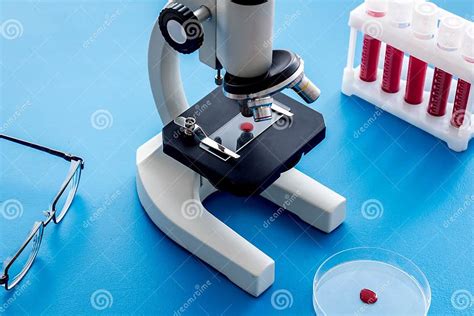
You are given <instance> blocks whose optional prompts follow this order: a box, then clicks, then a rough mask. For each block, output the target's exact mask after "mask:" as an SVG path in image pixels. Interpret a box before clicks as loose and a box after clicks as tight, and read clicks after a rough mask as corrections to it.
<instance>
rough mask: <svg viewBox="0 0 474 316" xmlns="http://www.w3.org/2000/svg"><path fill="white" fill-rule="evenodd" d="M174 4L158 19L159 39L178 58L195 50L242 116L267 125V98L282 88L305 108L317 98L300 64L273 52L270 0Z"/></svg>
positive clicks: (294, 57) (292, 57) (269, 110)
mask: <svg viewBox="0 0 474 316" xmlns="http://www.w3.org/2000/svg"><path fill="white" fill-rule="evenodd" d="M180 2H182V3H176V2H171V3H170V4H169V5H168V7H167V8H166V9H165V10H163V11H162V12H161V14H160V29H161V32H162V34H163V36H164V38H165V40H166V41H167V42H168V43H169V44H170V46H171V47H173V48H174V49H175V50H176V51H178V52H181V53H184V54H189V53H192V52H194V51H196V50H198V49H200V59H201V61H202V62H204V63H206V64H208V65H209V66H211V67H213V68H215V69H217V70H218V77H216V83H221V82H222V81H223V92H224V95H225V96H226V97H227V98H229V99H232V100H235V101H237V103H238V104H239V105H240V108H241V113H242V114H243V115H244V116H247V117H250V116H253V118H254V120H255V122H259V121H265V120H270V119H271V118H272V104H273V95H275V94H276V93H278V92H281V91H282V90H284V89H286V88H290V89H293V90H294V91H295V92H296V93H297V94H298V95H299V96H300V97H301V98H302V99H303V100H304V101H305V102H307V103H312V102H314V101H316V100H317V99H318V97H319V95H320V91H319V89H318V88H317V87H316V86H315V85H314V84H313V83H312V82H311V81H310V80H309V79H308V78H307V77H306V75H305V73H304V62H303V60H302V59H301V58H300V57H299V56H298V55H296V54H294V53H292V52H289V51H284V50H275V51H274V50H273V24H274V11H275V0H218V1H216V0H181V1H180ZM204 33H205V34H204ZM201 46H202V47H201ZM222 69H224V70H225V76H224V78H223V80H222V79H221V77H220V71H221V70H222Z"/></svg>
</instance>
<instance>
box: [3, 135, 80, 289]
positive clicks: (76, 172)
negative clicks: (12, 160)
mask: <svg viewBox="0 0 474 316" xmlns="http://www.w3.org/2000/svg"><path fill="white" fill-rule="evenodd" d="M0 139H5V140H7V141H11V142H14V143H17V144H20V145H23V146H27V147H29V148H33V149H36V150H39V151H42V152H45V153H48V154H51V155H54V156H56V157H59V158H63V159H65V160H67V161H69V162H70V163H71V165H70V167H69V172H68V175H67V177H66V180H64V182H63V184H62V185H61V189H60V190H59V192H58V193H57V194H56V196H55V197H54V199H53V201H52V203H51V207H50V209H49V210H48V211H45V212H44V214H45V216H46V220H43V221H38V222H35V224H34V225H33V229H32V230H31V232H30V234H29V235H28V238H26V240H25V242H24V243H23V245H22V246H21V247H20V249H19V250H18V251H17V252H16V254H15V255H14V256H13V257H12V258H11V259H9V260H7V261H6V264H5V266H4V270H3V274H2V275H0V285H1V286H3V287H4V288H5V289H6V290H11V289H12V288H14V287H15V286H16V285H17V284H18V283H19V282H20V281H21V280H22V279H23V278H24V277H25V275H26V274H27V273H28V271H29V270H30V268H31V266H32V265H33V262H34V260H35V258H36V255H37V254H38V250H39V248H40V245H41V240H42V239H43V231H44V228H45V227H46V226H48V224H49V223H50V222H54V223H55V224H58V223H60V222H61V220H62V219H63V218H64V216H65V215H66V214H67V212H68V210H69V208H70V206H71V204H72V202H73V200H74V197H75V196H76V192H77V187H78V185H79V180H80V178H81V171H82V169H84V161H83V159H82V158H79V157H76V156H72V155H70V154H67V153H63V152H60V151H57V150H54V149H50V148H47V147H43V146H40V145H37V144H33V143H29V142H26V141H24V140H21V139H17V138H13V137H10V136H7V135H3V134H0Z"/></svg>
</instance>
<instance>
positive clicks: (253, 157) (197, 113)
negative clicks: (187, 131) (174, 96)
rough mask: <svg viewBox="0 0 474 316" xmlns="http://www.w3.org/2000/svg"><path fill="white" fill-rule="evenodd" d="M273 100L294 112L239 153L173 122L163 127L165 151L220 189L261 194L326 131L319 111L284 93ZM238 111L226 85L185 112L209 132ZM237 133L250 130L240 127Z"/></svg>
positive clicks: (238, 192)
mask: <svg viewBox="0 0 474 316" xmlns="http://www.w3.org/2000/svg"><path fill="white" fill-rule="evenodd" d="M274 100H275V101H276V102H278V103H280V104H283V105H284V106H286V107H288V108H290V109H291V112H292V113H293V114H294V115H293V117H292V118H291V119H290V118H288V117H286V116H284V117H282V118H280V119H279V120H278V121H277V122H276V123H274V125H273V126H271V127H269V128H267V129H265V130H264V131H263V132H262V133H261V134H260V135H258V136H256V137H255V139H253V140H252V141H251V142H250V143H248V144H247V145H245V146H244V147H242V148H240V150H239V151H238V154H239V155H240V158H238V159H233V158H229V159H228V160H223V159H221V158H219V157H218V156H217V155H214V154H211V153H210V152H208V151H206V150H204V149H203V148H202V147H201V146H200V143H199V141H197V142H193V141H190V140H189V137H186V136H185V135H184V133H183V129H182V128H181V127H180V126H178V125H177V124H175V123H174V122H171V123H169V124H168V125H166V126H165V127H164V128H163V151H164V152H165V154H167V155H169V156H171V157H172V158H174V159H176V160H178V161H179V162H181V163H182V164H183V165H185V166H187V167H189V168H191V169H192V170H194V171H195V172H197V173H199V174H200V175H202V176H203V177H205V178H207V179H208V180H209V181H210V182H211V183H212V184H213V185H214V186H215V187H216V188H217V189H218V190H220V191H227V192H230V193H233V194H236V195H245V196H248V195H252V194H259V193H261V192H262V191H264V190H265V189H266V188H267V187H268V186H269V185H271V184H272V183H273V182H275V180H277V179H278V178H279V177H280V175H281V173H283V172H285V171H288V170H289V169H291V168H293V167H294V166H295V165H296V164H297V163H298V161H299V160H300V159H301V157H302V155H304V154H306V153H308V152H309V151H311V150H312V149H313V148H314V147H316V146H317V145H318V144H319V143H320V142H321V141H322V140H323V139H324V137H325V135H326V126H325V124H324V118H323V116H322V115H321V114H320V113H318V112H316V111H314V110H313V109H311V108H309V107H308V106H305V105H303V104H301V103H299V102H297V101H295V100H293V99H292V98H290V97H288V96H286V95H284V94H282V93H279V94H276V95H274ZM238 115H239V116H240V108H239V104H238V103H237V102H236V101H233V100H230V99H229V98H227V97H225V96H224V94H223V93H222V88H217V89H215V90H214V91H213V92H211V93H210V94H209V95H207V96H206V97H205V98H203V99H202V100H201V101H199V102H198V103H196V104H195V105H193V106H192V107H190V108H189V109H188V110H186V111H185V112H184V113H182V114H181V116H182V117H194V118H195V119H196V122H197V124H198V125H199V126H200V127H201V128H202V129H203V130H204V131H205V132H206V133H207V135H208V136H211V135H212V134H213V133H214V132H216V131H218V130H220V129H222V127H223V126H225V125H226V124H227V123H228V122H229V121H231V120H233V119H234V118H235V117H236V116H238ZM252 121H253V119H252ZM246 124H247V125H249V124H248V123H246ZM253 124H255V125H256V124H263V123H262V122H261V123H253ZM267 124H268V123H267ZM250 125H251V124H250ZM236 129H238V127H237V128H236ZM236 133H237V134H238V133H242V135H248V133H246V132H242V131H240V130H237V131H236ZM237 146H238V145H237ZM232 150H234V149H232Z"/></svg>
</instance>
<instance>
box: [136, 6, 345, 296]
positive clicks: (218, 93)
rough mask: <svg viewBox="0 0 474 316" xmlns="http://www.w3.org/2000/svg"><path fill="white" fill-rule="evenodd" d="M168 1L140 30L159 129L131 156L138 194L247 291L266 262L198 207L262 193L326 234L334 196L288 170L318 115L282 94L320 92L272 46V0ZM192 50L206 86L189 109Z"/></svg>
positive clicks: (268, 273)
mask: <svg viewBox="0 0 474 316" xmlns="http://www.w3.org/2000/svg"><path fill="white" fill-rule="evenodd" d="M178 1H179V2H174V1H170V2H168V3H167V4H166V6H165V7H164V9H163V10H162V11H161V13H160V16H159V18H158V20H157V21H156V23H155V26H154V28H153V31H152V34H151V39H150V45H149V52H148V70H149V77H150V83H151V89H152V92H153V97H154V100H155V103H156V107H157V110H158V112H159V115H160V118H161V120H162V122H163V124H164V127H163V130H162V132H161V133H160V134H158V135H157V136H155V137H154V138H152V139H151V140H149V141H148V142H146V143H145V144H143V145H142V146H141V147H140V148H139V149H138V151H137V159H136V163H137V191H138V195H139V198H140V201H141V204H142V206H143V208H144V209H145V211H146V212H147V214H148V215H149V217H150V218H151V220H152V221H153V222H154V223H155V224H156V225H157V226H158V227H159V228H160V229H161V230H162V231H163V232H164V233H165V234H166V235H167V236H168V237H170V238H171V239H172V240H173V241H175V242H176V243H178V244H179V245H181V246H182V247H183V248H185V249H187V250H188V251H189V252H191V253H192V254H194V255H195V256H197V257H199V258H200V259H201V260H203V261H204V262H206V263H207V264H209V265H210V266H212V267H213V268H215V269H216V270H218V271H219V272H221V273H222V274H224V275H225V276H226V277H227V278H229V279H230V280H231V281H232V282H233V283H235V284H236V285H237V286H239V287H240V288H242V289H243V290H245V291H246V292H248V293H249V294H251V295H253V296H256V297H258V296H259V295H260V294H261V293H263V292H264V291H265V290H266V289H267V288H269V287H270V286H271V284H273V282H274V278H275V262H274V260H273V259H272V258H270V257H269V256H267V255H266V254H265V253H264V252H262V251H261V250H260V249H258V248H256V247H255V246H254V245H252V244H251V243H250V242H248V241H247V240H245V239H244V238H243V237H241V236H240V235H239V234H237V233H236V232H235V231H234V230H232V229H231V228H229V227H228V226H227V225H226V224H225V223H223V222H221V221H220V220H219V219H217V218H216V217H215V216H213V215H212V214H211V213H210V212H209V211H208V210H206V209H205V207H204V206H203V204H202V202H203V201H204V200H205V199H206V198H207V197H209V196H210V195H211V194H213V193H215V192H218V191H225V192H230V193H232V194H236V195H240V196H252V195H261V196H263V197H265V198H266V199H268V200H270V201H272V202H274V203H275V204H277V205H279V206H280V207H282V208H284V209H286V210H287V211H289V212H292V213H294V214H295V215H297V216H298V217H299V218H301V219H302V220H303V221H305V222H306V223H308V224H310V225H312V226H314V227H316V228H317V229H320V230H322V231H324V232H326V233H330V232H331V231H333V230H334V229H335V228H336V227H338V226H339V225H340V224H341V223H342V222H343V221H344V219H345V208H346V200H345V198H344V197H342V196H341V195H339V194H337V193H336V192H334V191H332V190H331V189H329V188H327V187H325V186H324V185H322V184H320V183H318V182H317V181H315V180H314V179H312V178H310V177H308V176H307V175H305V174H303V173H302V172H300V171H298V170H296V169H295V168H294V167H295V165H296V164H297V163H298V161H299V160H300V159H301V157H302V156H303V155H305V154H307V153H308V152H309V151H311V150H312V149H313V148H314V147H316V146H317V145H318V144H319V143H320V142H321V141H322V140H323V139H324V138H325V132H326V126H325V123H324V119H323V117H322V115H321V114H320V113H318V112H316V111H314V110H313V109H311V108H309V107H308V106H306V105H303V104H301V103H300V102H298V101H296V100H295V99H293V98H291V97H289V96H287V95H286V94H283V93H282V91H283V90H286V89H291V90H293V91H294V92H296V94H297V95H298V96H299V98H301V99H302V100H303V101H305V102H306V103H312V102H314V101H316V100H317V99H318V97H319V95H320V91H319V89H318V88H317V87H316V86H315V85H314V84H313V83H312V82H311V81H310V80H309V79H308V78H307V77H306V75H305V72H304V67H305V66H304V62H303V60H302V59H301V57H300V56H298V55H297V54H295V53H293V52H290V51H287V50H273V23H274V10H275V2H276V1H275V0H178ZM195 51H199V60H200V61H201V62H202V63H204V64H206V65H207V66H209V67H210V68H212V69H214V70H215V71H216V73H217V74H216V76H215V83H216V85H217V88H216V89H215V90H214V91H212V92H210V93H209V94H208V95H207V96H205V97H204V98H203V99H202V100H200V101H199V102H197V103H196V104H194V105H193V106H189V104H188V101H187V99H186V95H185V93H184V89H183V85H182V81H181V73H180V67H179V54H191V53H193V52H195ZM223 72H225V74H224V75H223Z"/></svg>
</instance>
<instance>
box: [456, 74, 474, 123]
mask: <svg viewBox="0 0 474 316" xmlns="http://www.w3.org/2000/svg"><path fill="white" fill-rule="evenodd" d="M470 91H471V84H470V83H469V82H466V81H464V80H462V79H458V86H457V89H456V97H455V99H454V107H453V116H452V118H451V125H452V126H454V127H457V128H459V127H461V126H462V124H463V123H464V117H465V116H466V109H467V101H468V100H469V93H470Z"/></svg>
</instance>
